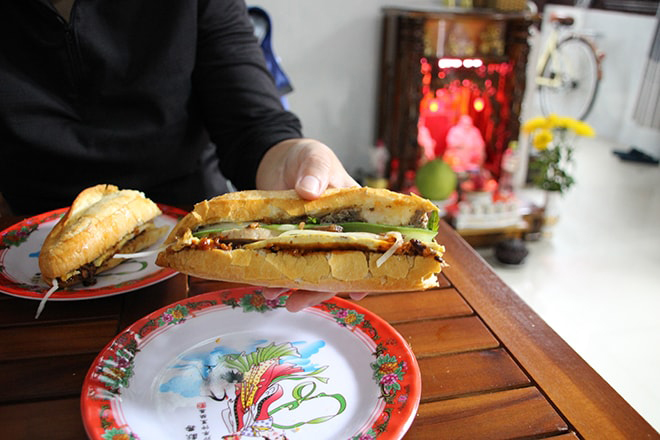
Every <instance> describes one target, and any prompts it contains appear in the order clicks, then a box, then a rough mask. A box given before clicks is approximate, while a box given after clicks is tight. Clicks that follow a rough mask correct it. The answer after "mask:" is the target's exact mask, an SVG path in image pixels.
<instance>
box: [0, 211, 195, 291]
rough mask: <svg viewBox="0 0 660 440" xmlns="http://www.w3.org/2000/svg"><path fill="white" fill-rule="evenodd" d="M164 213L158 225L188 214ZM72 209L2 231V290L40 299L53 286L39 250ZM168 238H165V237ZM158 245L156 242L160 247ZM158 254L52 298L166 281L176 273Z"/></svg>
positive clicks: (139, 286)
mask: <svg viewBox="0 0 660 440" xmlns="http://www.w3.org/2000/svg"><path fill="white" fill-rule="evenodd" d="M158 206H159V207H160V209H161V211H163V214H162V215H160V216H159V217H157V218H156V220H155V222H156V226H163V225H168V226H170V227H173V226H174V225H175V224H176V223H177V221H178V220H179V218H181V217H182V216H184V215H185V214H186V212H185V211H182V210H180V209H178V208H173V207H170V206H165V205H158ZM67 210H68V208H62V209H57V210H55V211H50V212H46V213H44V214H39V215H36V216H34V217H31V218H28V219H25V220H23V221H22V222H20V223H17V224H15V225H13V226H10V227H9V228H7V229H5V230H4V231H2V233H0V292H4V293H7V294H9V295H13V296H19V297H22V298H28V299H37V300H40V299H42V298H43V297H44V295H45V293H46V292H47V291H48V289H49V286H48V285H47V284H46V283H45V282H44V281H43V280H41V274H40V272H39V261H38V258H39V251H40V250H41V245H42V244H43V242H44V240H45V239H46V236H47V235H48V233H49V232H50V231H51V229H53V227H54V226H55V224H56V223H57V222H58V221H59V220H60V218H62V217H63V216H64V214H66V212H67ZM163 240H164V238H163ZM156 246H157V245H154V247H156ZM155 260H156V255H155V254H153V255H151V256H148V257H142V258H131V259H129V260H127V261H126V262H124V263H122V264H120V265H119V266H117V267H115V268H113V269H111V270H109V271H107V272H104V273H101V274H99V275H97V282H96V284H94V285H93V286H88V287H85V286H83V285H82V284H78V285H75V286H70V287H66V288H63V289H59V290H57V291H56V292H55V293H53V294H52V296H51V297H50V298H49V301H67V300H81V299H89V298H99V297H103V296H110V295H117V294H120V293H125V292H130V291H131V290H136V289H140V288H142V287H145V286H149V285H151V284H155V283H158V282H160V281H163V280H166V279H167V278H170V277H172V276H174V275H176V272H175V271H173V270H171V269H164V268H162V267H159V266H156V264H155Z"/></svg>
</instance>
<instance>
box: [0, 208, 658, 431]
mask: <svg viewBox="0 0 660 440" xmlns="http://www.w3.org/2000/svg"><path fill="white" fill-rule="evenodd" d="M16 220H18V219H11V218H6V217H4V218H2V217H0V229H4V228H5V227H6V226H8V225H10V224H12V222H13V221H16ZM439 241H440V242H441V243H443V244H445V245H446V247H447V254H446V260H447V262H448V263H449V264H450V267H449V268H447V269H446V270H445V272H444V275H443V276H442V283H441V286H440V287H439V288H437V289H433V290H429V291H424V292H410V293H392V294H372V295H369V296H368V297H366V298H365V299H363V300H361V301H360V302H359V303H360V305H362V306H364V307H366V308H367V309H369V310H371V311H373V312H375V313H376V314H378V315H380V316H381V317H383V318H384V319H386V320H387V321H389V322H390V323H391V324H393V325H394V327H395V328H396V329H397V330H398V331H399V332H400V333H401V334H402V335H403V336H404V337H405V338H406V339H407V341H408V342H409V343H410V345H411V347H412V349H413V351H414V353H415V355H416V356H417V359H418V360H419V364H420V369H421V374H422V398H421V404H420V407H419V411H418V415H417V417H416V420H415V421H414V423H413V424H412V427H411V428H410V430H409V431H408V433H407V434H406V436H405V437H404V438H406V439H441V438H447V439H461V438H464V439H504V438H529V439H532V438H533V439H539V438H553V439H576V438H586V439H608V438H628V439H648V438H654V439H659V438H660V435H659V434H658V433H657V432H656V431H655V430H654V429H653V428H652V427H651V426H650V425H649V424H648V423H647V422H646V421H644V420H643V418H642V417H641V416H640V415H639V414H637V413H636V412H635V411H634V410H633V408H632V407H630V405H628V403H626V402H625V401H624V400H623V399H622V398H621V397H620V396H619V395H618V394H617V393H616V392H615V391H614V390H613V389H612V388H611V387H610V386H609V385H608V384H607V383H606V382H605V381H604V380H603V379H602V378H601V377H600V376H599V375H598V374H597V373H596V372H595V371H594V370H593V369H591V368H590V367H589V366H588V365H587V364H586V363H585V362H584V361H583V360H582V359H581V358H580V356H578V355H577V354H576V353H575V352H574V351H573V350H572V349H571V348H570V347H569V346H568V345H567V344H566V343H565V342H564V341H563V340H562V339H561V338H559V336H557V334H556V333H555V332H554V331H553V330H552V329H551V328H549V327H548V325H547V324H546V323H545V322H543V321H542V320H541V319H540V318H539V317H538V316H537V315H536V314H535V313H534V312H533V311H532V310H531V309H530V308H529V307H528V306H526V305H525V304H524V303H523V301H521V300H520V298H519V297H518V296H517V295H516V294H515V293H514V292H512V291H511V290H510V289H509V288H508V287H507V286H506V285H505V284H504V283H503V282H502V281H501V280H500V279H499V278H498V277H497V276H496V275H495V273H494V272H493V271H492V270H491V269H490V268H489V267H488V266H487V264H486V263H485V262H484V261H483V260H482V259H481V258H480V257H479V256H478V255H477V254H476V253H475V252H474V251H473V250H472V249H471V248H470V247H469V246H468V245H467V244H466V242H465V241H464V240H463V239H462V238H461V237H459V236H458V235H457V234H456V233H455V232H454V231H453V230H452V229H451V228H450V227H449V226H448V225H447V224H444V223H443V224H441V226H440V233H439ZM221 287H226V284H223V283H217V282H210V281H204V280H198V279H190V280H189V279H188V278H187V277H186V276H183V275H177V276H175V277H174V278H171V279H169V280H168V281H165V282H162V283H160V284H157V285H155V286H151V287H147V288H145V289H143V290H140V291H135V292H131V293H126V294H123V295H118V296H114V297H108V298H103V299H96V300H86V301H75V302H51V303H48V305H47V307H46V309H45V311H44V313H43V314H42V316H41V318H40V319H39V320H35V319H34V312H35V309H36V306H37V302H36V301H31V300H24V299H20V298H14V297H11V296H7V295H1V294H0V310H1V311H2V313H0V381H1V384H2V386H1V387H0V432H1V433H2V438H6V439H12V440H20V439H29V440H39V439H49V440H57V439H63V440H64V439H65V440H71V439H84V438H85V436H86V435H85V431H84V428H83V425H82V421H81V416H80V408H79V407H80V391H81V386H82V381H83V378H84V376H85V373H86V372H87V370H88V368H89V366H90V364H91V362H92V361H93V360H94V358H95V357H96V355H97V353H98V352H99V351H100V350H101V349H102V348H103V347H104V346H105V345H106V344H107V343H108V342H109V341H110V340H111V339H112V338H113V337H114V336H115V335H116V334H117V333H118V332H119V331H120V330H121V329H123V328H124V327H126V326H128V325H130V324H131V323H133V322H134V321H136V320H137V319H138V318H140V317H142V316H144V315H146V314H147V313H149V312H151V311H153V310H156V309H157V308H160V307H162V306H164V305H167V304H169V303H171V302H174V301H177V300H179V299H183V298H185V297H186V296H190V295H196V294H199V293H203V292H206V291H211V290H217V289H218V288H221Z"/></svg>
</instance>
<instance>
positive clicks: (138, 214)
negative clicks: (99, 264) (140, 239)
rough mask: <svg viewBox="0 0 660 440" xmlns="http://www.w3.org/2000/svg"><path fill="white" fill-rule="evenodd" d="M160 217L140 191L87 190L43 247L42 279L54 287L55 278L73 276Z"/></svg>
mask: <svg viewBox="0 0 660 440" xmlns="http://www.w3.org/2000/svg"><path fill="white" fill-rule="evenodd" d="M160 214H161V211H160V209H159V208H158V205H156V204H155V203H154V202H152V201H151V200H149V199H148V198H146V197H145V196H144V194H142V193H141V192H139V191H134V190H119V189H118V188H117V187H116V186H114V185H96V186H93V187H91V188H87V189H85V190H83V191H82V192H81V193H80V194H78V196H77V197H76V199H75V200H74V201H73V203H72V204H71V208H70V209H69V210H68V211H67V213H66V214H65V215H64V217H62V218H61V219H60V221H59V222H58V223H57V224H56V225H55V226H54V227H53V229H52V230H51V231H50V233H49V234H48V236H47V237H46V240H45V241H44V243H43V245H42V248H41V252H40V253H39V268H40V269H41V275H42V278H43V279H44V280H45V281H46V282H48V283H49V284H50V283H52V280H53V279H54V278H60V277H65V276H67V275H68V274H71V273H72V272H74V271H75V270H76V269H78V268H80V267H81V266H83V265H85V264H88V263H90V262H93V261H94V260H96V259H97V258H98V257H99V256H101V255H103V254H104V253H105V252H106V251H107V250H108V249H111V248H112V247H113V246H116V244H117V243H118V242H119V241H120V240H122V239H123V238H124V237H126V236H127V235H128V234H134V233H135V232H136V230H137V229H138V228H140V227H142V226H143V225H145V224H146V223H148V222H150V221H152V220H153V219H154V218H155V217H157V216H158V215H160ZM157 238H158V237H156V239H157ZM143 244H144V243H143Z"/></svg>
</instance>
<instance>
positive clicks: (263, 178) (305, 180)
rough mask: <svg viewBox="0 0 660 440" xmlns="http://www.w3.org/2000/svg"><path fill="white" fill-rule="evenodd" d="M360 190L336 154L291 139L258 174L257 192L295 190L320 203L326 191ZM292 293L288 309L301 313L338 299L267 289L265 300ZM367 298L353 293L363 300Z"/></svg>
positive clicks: (319, 145) (266, 157)
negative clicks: (349, 188)
mask: <svg viewBox="0 0 660 440" xmlns="http://www.w3.org/2000/svg"><path fill="white" fill-rule="evenodd" d="M350 186H358V184H357V182H356V181H355V180H353V178H352V177H351V176H350V175H349V174H348V172H347V171H346V169H345V168H344V166H343V165H342V164H341V162H340V161H339V159H338V158H337V156H336V155H335V153H334V152H333V151H332V150H331V149H330V148H329V147H328V146H327V145H325V144H322V143H321V142H319V141H315V140H313V139H289V140H286V141H282V142H280V143H278V144H276V145H275V146H273V147H272V148H271V149H270V150H268V151H267V152H266V154H265V155H264V157H263V159H262V160H261V163H260V164H259V168H258V170H257V188H258V189H271V190H276V189H292V188H293V189H295V190H296V191H297V192H298V194H299V195H300V197H302V198H304V199H308V200H313V199H317V198H319V197H320V196H321V194H323V192H324V191H325V190H326V188H346V187H350ZM284 293H289V298H288V299H287V301H286V308H287V310H289V311H290V312H298V311H300V310H302V309H304V308H306V307H310V306H313V305H316V304H319V303H320V302H323V301H325V300H327V299H330V298H332V297H333V296H335V294H336V292H316V291H310V290H291V289H271V288H269V289H264V297H266V298H267V299H275V298H277V297H278V296H280V295H282V294H284ZM365 295H366V293H365V294H361V293H352V294H351V298H353V299H361V298H362V297H364V296H365Z"/></svg>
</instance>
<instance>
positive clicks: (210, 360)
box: [81, 287, 421, 440]
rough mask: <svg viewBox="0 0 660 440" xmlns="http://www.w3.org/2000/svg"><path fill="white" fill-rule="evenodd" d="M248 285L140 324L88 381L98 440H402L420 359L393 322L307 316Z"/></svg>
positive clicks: (356, 312)
mask: <svg viewBox="0 0 660 440" xmlns="http://www.w3.org/2000/svg"><path fill="white" fill-rule="evenodd" d="M284 301H285V299H284V298H282V297H280V298H278V299H277V300H272V301H271V300H266V299H265V298H264V297H263V296H262V295H261V292H260V290H259V288H254V287H247V288H236V289H230V290H223V291H217V292H211V293H206V294H204V295H200V296H195V297H192V298H188V299H185V300H182V301H179V302H177V303H174V304H172V305H170V306H167V307H164V308H162V309H160V310H158V311H155V312H153V313H151V314H150V315H148V316H146V317H144V318H142V319H141V320H139V321H137V322H136V323H135V324H133V325H131V326H130V327H129V328H127V329H126V330H124V331H123V332H122V333H120V334H119V335H118V336H117V337H116V338H115V339H114V340H113V341H112V342H111V343H110V344H108V346H106V347H105V349H104V350H103V351H102V352H101V353H100V354H99V355H98V357H97V358H96V360H95V361H94V363H93V364H92V366H91V367H90V369H89V371H88V373H87V376H86V378H85V381H84V384H83V391H82V397H81V408H82V417H83V421H84V425H85V429H86V430H87V434H88V435H89V437H90V438H91V439H94V440H100V439H104V440H106V439H115V438H122V439H126V440H129V439H130V440H134V439H142V440H146V439H197V440H207V439H218V440H219V439H224V440H238V439H266V438H267V439H270V440H275V439H289V440H296V439H314V440H322V439H332V440H337V439H351V440H367V439H400V438H401V437H402V436H403V435H404V434H405V432H406V431H407V430H408V428H409V426H410V424H411V423H412V421H413V419H414V417H415V414H416V411H417V408H418V405H419V399H420V393H421V378H420V372H419V367H418V365H417V361H416V359H415V357H414V355H413V353H412V352H411V350H410V348H409V347H408V345H407V343H406V342H405V340H404V339H403V338H402V337H401V335H399V334H398V333H397V332H396V330H394V329H393V328H392V327H391V326H390V325H389V324H388V323H387V322H385V321H384V320H382V319H381V318H379V317H378V316H376V315H374V314H372V313H371V312H369V311H368V310H366V309H363V308H361V307H359V306H356V305H355V304H353V303H351V302H349V301H346V300H342V299H340V298H333V299H331V300H329V301H326V302H324V303H322V304H319V305H317V306H315V307H310V308H307V309H305V310H303V311H301V312H298V313H290V312H288V311H286V309H284V308H283V305H284Z"/></svg>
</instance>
